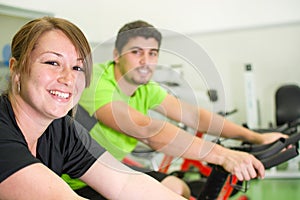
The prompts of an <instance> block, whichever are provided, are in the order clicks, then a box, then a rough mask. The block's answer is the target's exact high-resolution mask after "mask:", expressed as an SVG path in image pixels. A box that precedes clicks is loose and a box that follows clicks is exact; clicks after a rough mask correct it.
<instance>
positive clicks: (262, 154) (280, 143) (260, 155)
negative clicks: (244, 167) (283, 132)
mask: <svg viewBox="0 0 300 200" xmlns="http://www.w3.org/2000/svg"><path fill="white" fill-rule="evenodd" d="M284 147H285V139H284V138H280V139H279V140H277V142H275V143H274V144H273V145H272V146H270V147H269V148H268V149H265V150H263V151H259V152H254V153H251V154H252V155H254V156H255V157H256V158H257V159H259V160H262V159H264V158H267V157H270V156H272V155H274V154H276V153H278V152H280V151H281V150H282V149H283V148H284Z"/></svg>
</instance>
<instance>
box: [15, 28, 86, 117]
mask: <svg viewBox="0 0 300 200" xmlns="http://www.w3.org/2000/svg"><path fill="white" fill-rule="evenodd" d="M83 59H84V58H80V57H79V54H78V52H77V51H76V49H75V47H74V45H73V44H72V42H71V41H70V40H69V38H68V37H67V36H66V35H65V34H64V33H63V32H62V31H60V30H56V29H54V30H51V31H48V32H45V33H44V34H43V35H42V36H41V37H40V38H39V39H38V41H37V44H36V45H35V47H34V50H33V51H32V53H31V56H30V61H29V63H28V64H29V65H30V73H29V74H26V73H25V74H21V75H20V86H21V88H20V93H19V94H20V96H21V97H22V99H23V102H24V105H23V106H25V107H26V108H27V109H26V110H31V112H36V113H39V114H40V115H44V117H48V118H51V119H56V118H60V117H62V116H64V115H66V114H67V112H68V111H69V110H70V109H71V108H73V107H74V105H76V104H77V103H78V101H79V98H80V95H81V93H82V91H83V89H84V88H85V72H84V71H85V69H84V67H83Z"/></svg>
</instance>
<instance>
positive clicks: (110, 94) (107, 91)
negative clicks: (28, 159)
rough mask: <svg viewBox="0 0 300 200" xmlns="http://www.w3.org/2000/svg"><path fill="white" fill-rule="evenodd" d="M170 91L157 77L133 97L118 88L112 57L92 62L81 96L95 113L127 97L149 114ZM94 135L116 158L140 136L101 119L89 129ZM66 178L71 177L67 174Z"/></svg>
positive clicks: (85, 106)
mask: <svg viewBox="0 0 300 200" xmlns="http://www.w3.org/2000/svg"><path fill="white" fill-rule="evenodd" d="M166 95H167V92H166V91H165V90H164V89H163V88H161V87H160V86H159V85H158V84H157V83H155V82H154V81H150V82H149V83H148V84H146V85H140V86H139V87H138V88H137V90H136V91H135V94H134V95H133V96H132V97H129V96H127V95H125V94H124V93H123V92H122V91H121V90H120V88H119V86H118V84H117V82H116V80H115V77H114V63H113V62H112V61H109V62H107V63H104V64H95V65H94V66H93V75H92V81H91V84H90V86H89V87H88V88H86V89H85V90H84V91H83V93H82V96H81V99H80V101H79V104H80V105H81V106H82V107H83V108H84V109H85V110H87V112H88V113H89V115H90V116H93V115H94V113H95V112H96V110H98V109H99V108H100V107H102V106H104V105H106V104H108V103H110V102H112V101H116V100H117V101H124V102H127V104H128V105H129V106H131V107H132V108H134V109H136V110H138V111H140V112H141V113H143V114H148V111H149V110H150V109H152V108H155V107H156V106H158V105H159V104H161V103H162V101H163V100H164V99H165V97H166ZM90 134H91V136H92V137H93V138H94V139H95V140H96V141H97V142H98V143H99V144H100V145H101V146H102V147H104V148H105V149H107V151H108V152H110V153H111V154H112V155H113V156H114V157H115V158H116V159H118V160H122V159H123V158H124V157H125V156H127V155H128V154H129V153H130V152H132V151H133V150H134V148H135V147H136V145H137V142H138V140H137V139H135V138H133V137H130V136H127V135H125V134H123V133H120V132H118V131H115V130H114V129H112V128H110V127H107V126H105V125H104V124H102V123H100V122H98V123H96V124H95V125H94V127H93V128H92V129H91V130H90ZM64 179H65V180H66V179H68V178H65V177H64ZM66 181H67V182H68V183H69V184H70V186H71V187H72V188H73V189H78V188H80V187H81V186H76V184H75V183H74V180H73V181H71V180H66Z"/></svg>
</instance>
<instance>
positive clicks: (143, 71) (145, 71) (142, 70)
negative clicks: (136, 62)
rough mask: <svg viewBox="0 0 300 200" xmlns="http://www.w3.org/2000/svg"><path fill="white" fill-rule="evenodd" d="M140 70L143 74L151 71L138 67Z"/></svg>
mask: <svg viewBox="0 0 300 200" xmlns="http://www.w3.org/2000/svg"><path fill="white" fill-rule="evenodd" d="M138 71H139V72H140V73H143V74H146V73H148V72H149V70H147V69H138Z"/></svg>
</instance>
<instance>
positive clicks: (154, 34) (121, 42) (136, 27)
mask: <svg viewBox="0 0 300 200" xmlns="http://www.w3.org/2000/svg"><path fill="white" fill-rule="evenodd" d="M139 36H140V37H144V38H146V39H148V38H154V39H155V40H156V41H157V42H158V47H160V44H161V39H162V35H161V33H160V32H159V31H158V30H157V29H156V28H154V26H152V25H151V24H149V23H147V22H145V21H142V20H137V21H133V22H130V23H127V24H125V25H124V26H123V27H122V28H121V29H120V30H119V32H118V35H117V39H116V42H115V48H116V49H117V50H118V52H119V53H121V52H122V49H123V47H124V46H125V45H126V44H127V43H128V41H129V40H130V39H131V38H135V37H139Z"/></svg>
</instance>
